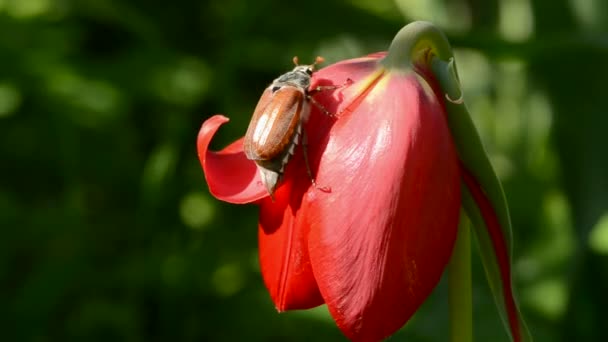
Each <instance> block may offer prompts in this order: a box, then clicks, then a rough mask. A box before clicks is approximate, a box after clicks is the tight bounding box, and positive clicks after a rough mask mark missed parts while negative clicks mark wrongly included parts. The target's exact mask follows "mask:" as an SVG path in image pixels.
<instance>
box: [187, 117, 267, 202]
mask: <svg viewBox="0 0 608 342" xmlns="http://www.w3.org/2000/svg"><path fill="white" fill-rule="evenodd" d="M228 121H229V119H228V118H227V117H225V116H222V115H215V116H212V117H211V118H209V119H207V120H206V121H205V122H204V123H203V126H202V127H201V130H200V131H199V133H198V138H197V149H198V158H199V160H200V162H201V166H202V167H203V171H204V172H205V179H206V180H207V185H209V191H210V192H211V194H212V195H213V196H215V198H217V199H219V200H222V201H226V202H230V203H236V204H242V203H250V202H254V201H257V200H259V199H261V198H264V197H267V196H268V193H267V192H266V189H265V188H264V186H263V185H262V182H261V180H260V176H259V174H258V172H257V167H256V165H255V163H254V162H252V161H251V160H249V159H247V157H246V156H245V153H243V139H242V138H241V139H239V140H237V141H235V142H233V143H232V144H230V145H229V146H228V147H226V148H224V149H223V150H221V151H219V152H213V151H210V150H209V142H210V141H211V138H213V135H214V134H215V132H217V130H218V129H219V128H220V126H221V125H222V124H224V123H226V122H228Z"/></svg>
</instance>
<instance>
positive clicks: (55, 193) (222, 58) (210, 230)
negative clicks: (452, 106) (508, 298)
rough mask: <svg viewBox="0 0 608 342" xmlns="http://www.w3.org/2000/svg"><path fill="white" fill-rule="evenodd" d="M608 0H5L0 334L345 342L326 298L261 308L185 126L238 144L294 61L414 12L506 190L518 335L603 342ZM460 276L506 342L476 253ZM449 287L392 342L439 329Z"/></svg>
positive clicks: (381, 45) (245, 226) (246, 259)
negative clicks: (449, 50) (215, 125)
mask: <svg viewBox="0 0 608 342" xmlns="http://www.w3.org/2000/svg"><path fill="white" fill-rule="evenodd" d="M607 7H608V5H606V2H603V1H599V0H596V1H581V2H577V1H568V0H557V1H554V0H517V1H498V0H493V1H492V0H490V1H485V2H481V1H472V0H459V1H442V0H432V1H406V0H397V1H394V2H393V1H365V0H353V1H349V2H344V1H316V0H311V1H308V2H305V3H293V2H286V1H270V0H262V1H256V2H253V1H232V0H228V1H207V2H205V1H186V0H184V1H176V2H172V3H168V2H157V1H143V0H132V1H116V0H0V32H2V34H0V228H2V230H1V232H2V238H0V301H1V302H2V310H0V321H1V322H2V326H3V329H2V331H1V332H0V339H1V340H3V341H241V340H247V341H283V340H290V341H294V340H295V341H307V340H327V341H334V340H344V338H343V337H342V336H341V334H340V332H339V331H338V329H337V328H335V326H334V323H333V321H332V320H331V319H330V318H329V316H328V314H327V312H326V310H325V309H324V308H319V309H315V310H311V311H304V312H290V313H286V314H281V315H279V314H277V313H276V311H275V309H274V307H273V305H272V303H271V301H270V299H269V297H268V294H267V293H266V291H265V289H264V286H263V284H262V280H261V277H260V274H259V268H258V265H257V256H256V253H257V247H256V242H257V241H256V240H257V232H256V215H257V213H256V208H255V207H254V206H232V205H227V204H223V203H220V202H218V201H215V200H214V199H213V198H212V197H211V196H210V195H209V193H208V191H207V188H206V186H205V182H204V178H203V174H202V171H201V169H200V166H199V163H198V159H197V156H196V151H195V140H196V135H197V132H198V129H199V128H200V125H201V123H202V122H203V120H204V119H206V118H207V117H209V116H211V115H213V114H216V113H223V114H226V115H227V116H229V117H230V118H231V119H232V120H231V123H230V124H228V125H226V126H225V127H224V128H222V131H221V132H220V135H219V140H220V144H218V146H216V148H220V147H222V146H221V144H227V143H229V142H230V141H232V140H234V139H236V138H237V137H240V136H242V135H243V133H244V132H245V129H246V125H247V123H248V121H249V118H250V115H251V112H252V110H253V108H254V106H255V104H256V102H257V99H258V97H259V96H260V94H261V92H262V90H263V88H264V87H265V86H266V85H267V84H268V83H269V82H270V81H271V80H272V79H273V78H274V77H276V75H278V74H280V73H282V72H284V71H285V70H288V69H289V68H290V67H291V57H292V56H293V55H298V56H299V57H300V59H301V60H302V61H307V60H312V58H313V57H314V56H316V55H322V56H324V57H325V58H326V59H327V60H328V62H334V61H337V60H340V59H345V58H351V57H358V56H360V55H364V54H367V53H371V52H375V51H379V50H385V49H386V48H387V47H388V44H389V43H390V41H391V39H392V38H393V36H394V34H395V33H396V32H397V31H398V30H399V29H400V28H401V27H402V26H403V25H404V24H406V23H407V22H409V21H411V20H414V19H416V20H420V19H424V20H430V21H433V22H435V23H436V24H438V25H439V26H440V27H442V28H443V29H445V31H446V32H447V34H448V36H449V38H450V40H451V42H452V45H453V46H455V47H456V59H457V61H458V66H459V73H460V76H461V81H462V85H463V88H464V95H465V99H466V101H467V104H468V106H469V109H470V111H471V113H472V115H473V119H474V121H475V123H476V125H477V126H478V127H479V130H480V133H481V135H482V140H483V142H484V144H485V145H486V148H487V149H488V151H489V152H490V156H491V160H492V163H493V165H494V166H495V168H496V169H497V171H498V173H499V176H500V178H501V180H503V182H504V188H505V192H506V195H507V199H508V201H509V204H510V207H511V214H512V218H513V229H514V263H515V265H514V266H515V267H514V273H515V274H514V276H515V280H516V288H517V289H518V290H519V291H518V292H519V297H520V300H521V302H522V311H523V312H524V315H526V318H527V320H528V324H529V326H530V330H531V331H532V334H533V335H535V338H536V340H537V341H559V340H565V341H604V340H608V333H607V332H606V329H605V326H604V325H605V314H604V313H603V308H604V307H608V297H607V296H606V295H605V289H607V288H608V263H607V262H606V261H607V260H608V259H607V258H608V257H607V255H608V252H607V248H606V247H605V246H606V217H607V216H606V215H608V176H607V175H608V158H606V152H605V149H606V142H605V141H606V137H605V133H604V130H605V129H606V127H608V115H606V110H605V108H606V106H605V104H604V103H603V101H604V100H605V99H606V95H605V94H604V93H605V91H606V90H605V89H606V87H605V86H604V82H605V80H606V79H608V62H607V61H608V44H607V42H606V36H607V34H608V8H607ZM473 258H474V259H476V256H475V254H474V255H473ZM477 260H478V259H477ZM473 272H474V279H473V286H474V291H475V292H474V301H475V302H474V304H475V305H474V324H475V336H476V339H477V340H479V341H505V340H506V335H505V333H504V331H503V328H502V326H501V322H500V318H499V316H498V313H497V311H496V309H495V307H494V303H493V300H492V297H491V294H490V291H489V289H488V288H487V285H486V284H485V279H484V274H483V269H482V266H481V264H480V263H479V262H477V263H476V264H475V265H474V268H473ZM446 292H447V291H446V288H445V284H443V283H442V284H440V286H439V287H438V289H437V290H436V291H435V293H434V294H433V295H432V296H431V298H430V299H429V300H428V301H427V303H425V305H424V306H423V308H422V309H421V311H420V312H419V314H417V315H416V317H414V319H413V320H412V321H411V322H410V323H409V324H408V325H407V326H406V327H405V328H404V329H403V330H402V331H401V332H400V333H399V334H398V336H396V337H394V338H393V340H408V341H443V340H446V338H447V329H448V323H447V299H446V297H447V293H446Z"/></svg>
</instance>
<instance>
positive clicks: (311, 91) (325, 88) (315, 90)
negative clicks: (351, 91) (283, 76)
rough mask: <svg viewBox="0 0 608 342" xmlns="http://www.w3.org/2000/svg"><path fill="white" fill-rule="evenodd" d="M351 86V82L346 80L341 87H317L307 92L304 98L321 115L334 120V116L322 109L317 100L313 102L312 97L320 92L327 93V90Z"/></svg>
mask: <svg viewBox="0 0 608 342" xmlns="http://www.w3.org/2000/svg"><path fill="white" fill-rule="evenodd" d="M351 84H353V80H351V79H350V78H347V79H346V82H344V83H343V84H341V85H329V86H317V87H315V88H314V89H312V90H310V91H308V92H307V94H306V97H307V98H308V100H309V101H310V102H311V103H312V104H313V105H315V107H317V108H319V110H320V111H322V112H323V114H325V115H327V116H329V117H331V118H335V117H336V115H335V114H333V113H331V112H330V111H328V110H327V109H326V108H325V107H323V105H321V104H320V103H319V102H318V101H317V100H315V99H314V98H313V96H314V95H315V94H317V93H320V92H322V91H329V90H336V89H339V88H342V87H346V86H349V85H351Z"/></svg>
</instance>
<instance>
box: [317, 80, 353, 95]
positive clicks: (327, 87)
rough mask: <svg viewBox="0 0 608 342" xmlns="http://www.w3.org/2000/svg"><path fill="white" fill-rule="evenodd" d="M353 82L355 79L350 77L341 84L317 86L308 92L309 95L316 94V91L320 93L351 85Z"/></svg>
mask: <svg viewBox="0 0 608 342" xmlns="http://www.w3.org/2000/svg"><path fill="white" fill-rule="evenodd" d="M353 83H354V82H353V80H351V79H350V78H347V79H346V81H345V82H344V83H342V84H340V85H327V86H316V87H315V88H314V89H312V90H310V91H309V92H308V95H309V96H314V95H315V94H316V93H320V92H322V91H329V90H336V89H339V88H343V87H346V86H349V85H351V84H353Z"/></svg>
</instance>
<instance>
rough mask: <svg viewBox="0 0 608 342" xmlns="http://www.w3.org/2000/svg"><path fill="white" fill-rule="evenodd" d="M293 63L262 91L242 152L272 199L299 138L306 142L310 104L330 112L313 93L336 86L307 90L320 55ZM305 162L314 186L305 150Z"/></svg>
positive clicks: (295, 60) (321, 60)
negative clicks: (303, 63) (253, 166)
mask: <svg viewBox="0 0 608 342" xmlns="http://www.w3.org/2000/svg"><path fill="white" fill-rule="evenodd" d="M293 62H294V64H295V65H296V66H295V68H293V70H291V71H289V72H287V73H285V74H283V75H281V76H280V77H279V78H277V79H275V80H274V81H273V82H272V83H271V84H270V86H269V87H268V88H266V90H265V91H264V93H263V94H262V97H261V98H260V101H259V102H258V104H257V106H256V108H255V111H254V113H253V117H252V118H251V122H250V123H249V128H248V129H247V134H245V141H244V143H243V148H244V150H245V155H247V158H248V159H250V160H253V161H254V162H255V163H256V164H257V166H258V170H259V171H260V175H261V177H262V182H263V183H264V186H265V187H266V190H267V191H268V193H269V194H270V197H271V198H273V199H274V191H275V189H276V187H277V184H278V183H279V181H280V180H281V178H282V176H283V172H284V170H285V165H286V164H287V162H289V159H290V158H291V156H293V154H294V150H295V147H296V145H298V144H299V143H300V142H301V141H302V140H304V144H305V143H306V142H305V139H306V137H305V134H304V132H303V127H302V126H303V124H304V123H305V122H306V121H307V120H308V116H309V115H310V103H311V102H312V103H314V104H315V105H317V106H318V107H319V108H320V109H321V110H322V111H323V112H325V113H326V114H329V113H328V112H327V110H325V109H324V108H322V107H321V106H320V105H319V104H318V103H317V102H316V101H314V99H313V98H312V93H313V92H316V91H319V90H321V88H324V89H326V88H331V89H335V88H337V87H319V88H318V89H315V90H314V91H309V90H308V88H309V87H310V79H311V77H312V74H313V72H314V68H315V66H316V65H317V64H319V63H322V62H323V58H321V57H317V58H316V60H315V62H314V63H313V64H310V65H299V64H298V58H297V57H294V58H293ZM329 115H330V114H329ZM304 161H305V163H306V169H307V171H308V174H309V176H310V179H311V180H312V183H313V185H316V184H315V181H314V178H313V177H312V172H311V170H310V165H309V164H308V156H307V153H306V150H304Z"/></svg>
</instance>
